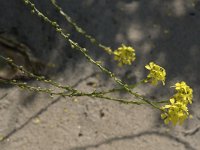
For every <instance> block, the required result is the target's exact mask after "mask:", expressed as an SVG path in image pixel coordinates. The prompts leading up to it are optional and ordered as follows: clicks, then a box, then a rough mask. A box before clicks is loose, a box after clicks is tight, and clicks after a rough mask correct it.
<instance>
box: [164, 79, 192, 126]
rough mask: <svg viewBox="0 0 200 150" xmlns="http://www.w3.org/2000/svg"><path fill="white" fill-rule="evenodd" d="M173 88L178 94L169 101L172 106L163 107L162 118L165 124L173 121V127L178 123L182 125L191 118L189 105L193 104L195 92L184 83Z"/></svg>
mask: <svg viewBox="0 0 200 150" xmlns="http://www.w3.org/2000/svg"><path fill="white" fill-rule="evenodd" d="M173 87H175V90H176V94H174V96H173V97H172V98H171V99H170V100H169V101H170V104H168V105H165V106H163V107H161V109H162V110H163V113H162V114H161V118H162V119H164V122H165V124H169V122H170V121H171V122H172V124H173V125H176V124H177V123H178V124H179V125H181V124H182V123H183V122H184V120H185V119H187V118H188V117H189V112H188V108H187V105H188V103H190V104H191V103H192V98H193V90H192V89H191V88H190V87H189V86H188V85H187V84H186V83H185V82H183V81H182V82H180V83H176V84H175V86H173Z"/></svg>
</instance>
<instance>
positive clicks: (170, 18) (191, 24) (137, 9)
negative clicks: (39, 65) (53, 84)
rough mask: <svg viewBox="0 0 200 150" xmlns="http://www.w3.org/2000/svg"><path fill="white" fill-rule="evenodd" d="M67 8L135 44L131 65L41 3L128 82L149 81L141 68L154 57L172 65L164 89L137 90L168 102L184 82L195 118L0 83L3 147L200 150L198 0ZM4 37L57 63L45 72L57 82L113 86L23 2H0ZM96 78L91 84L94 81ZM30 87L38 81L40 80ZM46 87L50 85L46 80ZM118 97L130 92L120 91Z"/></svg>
mask: <svg viewBox="0 0 200 150" xmlns="http://www.w3.org/2000/svg"><path fill="white" fill-rule="evenodd" d="M58 3H59V4H61V5H62V7H63V9H64V10H65V11H66V12H67V13H68V14H70V15H71V17H72V18H73V19H74V20H76V21H77V22H78V23H79V25H80V26H82V27H83V28H84V29H85V30H86V31H87V32H88V33H89V34H91V35H93V36H95V37H96V38H97V39H98V40H99V41H101V42H102V43H104V44H105V45H108V46H110V47H112V48H113V49H115V48H117V47H118V46H119V45H120V44H121V43H125V44H128V45H132V46H133V47H134V48H135V49H136V53H137V60H136V62H135V64H134V65H132V66H127V67H124V68H119V67H117V65H116V63H115V62H114V60H113V58H112V57H111V56H109V55H107V54H105V53H104V52H103V51H102V50H101V49H99V48H97V47H95V46H93V45H91V44H90V43H89V42H88V41H87V40H85V39H84V38H83V37H81V36H80V35H79V34H77V33H75V31H74V30H73V28H72V27H71V26H70V25H69V24H67V23H66V22H65V21H64V19H63V18H62V17H61V16H60V15H59V14H58V13H57V12H56V10H55V8H54V7H52V6H51V4H50V3H49V2H48V0H44V1H42V2H39V1H37V3H36V6H37V7H38V8H40V9H41V10H42V11H43V12H45V13H46V14H47V15H48V16H51V18H54V19H55V20H58V21H59V23H60V24H61V25H62V27H63V28H65V29H66V31H68V32H70V33H71V38H72V39H74V40H76V41H78V42H79V43H80V44H81V46H84V47H87V48H88V49H89V50H90V54H91V55H92V56H93V58H95V59H96V60H101V61H103V62H104V65H105V66H106V67H107V68H109V69H110V70H112V71H113V72H115V73H116V74H117V76H119V77H120V78H121V79H123V80H124V81H126V82H127V83H130V84H131V83H134V82H136V81H139V80H140V79H142V78H144V77H145V76H146V74H147V72H146V71H145V69H144V65H145V64H147V63H148V62H149V61H152V60H154V61H155V62H157V63H158V64H160V65H161V66H163V67H164V68H166V70H167V84H166V87H161V86H158V87H157V88H154V87H152V86H148V85H147V86H141V87H139V88H137V89H136V90H137V91H138V92H140V93H143V94H145V95H146V96H148V97H151V98H152V96H154V99H155V98H156V99H168V98H169V97H170V95H171V94H172V93H173V90H172V89H170V88H169V87H170V86H171V85H173V84H174V83H176V82H178V81H182V80H184V81H186V82H187V83H188V84H189V85H190V86H191V87H193V89H194V103H193V105H192V106H191V107H190V111H191V114H192V115H193V116H194V117H193V119H190V120H187V121H186V122H185V123H184V125H183V126H177V127H173V126H170V125H169V126H166V125H164V123H163V121H162V120H161V119H160V113H159V112H158V111H157V110H154V109H152V108H151V107H149V106H137V105H125V104H119V103H116V102H110V101H106V100H100V99H94V98H89V97H81V98H80V97H79V98H75V97H72V98H71V97H70V98H62V97H53V98H51V97H50V96H49V95H46V94H38V93H31V92H25V91H24V90H21V89H19V88H17V87H8V86H6V87H5V86H1V87H0V138H1V137H6V139H5V140H4V141H0V150H169V149H170V150H184V149H185V150H199V149H200V142H199V140H200V132H199V130H200V111H199V110H200V105H199V84H200V76H199V73H200V69H199V67H198V66H199V64H200V59H199V57H200V42H199V39H200V1H199V0H168V1H163V0H151V1H150V0H99V1H95V0H84V1H82V0H73V1H72V0H66V1H64V2H63V1H61V0H59V1H58ZM0 4H1V5H0V6H1V7H0V14H1V18H0V34H7V35H10V36H13V37H15V38H16V39H17V40H18V41H20V42H22V43H24V44H26V45H27V46H29V47H30V49H31V53H32V55H33V56H34V57H35V58H37V59H38V60H41V61H43V62H48V63H53V64H55V65H56V67H55V68H51V69H49V68H48V69H46V70H43V71H44V72H45V73H46V74H48V75H49V76H50V77H51V78H52V79H54V80H56V81H58V82H60V83H62V84H68V85H74V87H76V88H77V89H80V90H83V91H91V90H93V89H95V88H100V89H103V88H104V89H105V88H110V87H114V86H115V85H116V84H115V83H114V82H113V80H110V79H109V78H108V77H107V76H106V75H103V74H102V73H99V72H100V70H99V69H98V68H97V67H95V66H94V65H91V64H90V63H88V61H87V60H86V59H85V58H84V56H83V55H82V54H81V53H79V52H78V51H74V50H72V49H71V48H70V46H69V45H68V43H67V42H66V41H64V40H63V39H62V38H61V37H60V36H59V35H58V34H57V33H55V31H54V30H53V29H52V28H51V26H49V25H48V24H47V23H44V22H43V21H42V20H41V19H39V18H38V17H37V16H34V15H32V14H31V13H30V10H29V9H28V7H26V6H25V5H24V4H23V3H22V1H21V0H7V1H4V0H0ZM91 82H92V83H95V84H96V87H92V86H91V84H90V83H91ZM29 83H30V84H37V85H41V84H40V83H37V82H33V81H31V82H29ZM41 86H45V85H41ZM116 96H119V97H127V98H128V99H129V98H131V97H130V96H128V95H126V94H124V93H119V94H117V95H116Z"/></svg>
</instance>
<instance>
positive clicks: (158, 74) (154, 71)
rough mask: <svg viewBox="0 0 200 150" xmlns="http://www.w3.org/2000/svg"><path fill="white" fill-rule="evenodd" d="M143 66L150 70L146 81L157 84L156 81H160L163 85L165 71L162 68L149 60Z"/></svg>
mask: <svg viewBox="0 0 200 150" xmlns="http://www.w3.org/2000/svg"><path fill="white" fill-rule="evenodd" d="M145 68H146V69H148V70H149V71H150V73H149V74H148V76H147V82H150V83H151V84H152V85H157V84H158V81H162V83H163V85H165V78H166V71H165V69H164V68H162V67H160V66H158V65H156V64H155V63H154V62H150V63H149V64H148V65H146V66H145Z"/></svg>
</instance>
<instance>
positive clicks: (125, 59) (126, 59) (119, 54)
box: [113, 44, 135, 66]
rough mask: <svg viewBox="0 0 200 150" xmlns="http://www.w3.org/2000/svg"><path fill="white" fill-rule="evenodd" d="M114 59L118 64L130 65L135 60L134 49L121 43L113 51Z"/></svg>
mask: <svg viewBox="0 0 200 150" xmlns="http://www.w3.org/2000/svg"><path fill="white" fill-rule="evenodd" d="M113 54H114V59H115V60H117V61H118V62H119V63H118V65H119V66H122V65H125V64H127V65H131V63H132V62H133V61H134V60H135V50H134V49H133V48H132V47H130V46H125V45H123V44H122V46H121V47H119V48H118V49H117V50H115V51H114V52H113Z"/></svg>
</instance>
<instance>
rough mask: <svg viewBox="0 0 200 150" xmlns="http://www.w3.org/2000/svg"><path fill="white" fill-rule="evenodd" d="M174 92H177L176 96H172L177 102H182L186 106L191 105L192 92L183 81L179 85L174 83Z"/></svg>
mask: <svg viewBox="0 0 200 150" xmlns="http://www.w3.org/2000/svg"><path fill="white" fill-rule="evenodd" d="M173 87H175V90H176V91H177V94H175V95H174V96H175V97H176V99H177V100H179V101H182V102H183V103H185V104H186V105H187V104H188V103H190V104H192V98H193V90H192V88H190V87H189V86H188V85H187V84H186V83H185V82H184V81H182V82H180V83H176V84H175V86H173Z"/></svg>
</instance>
